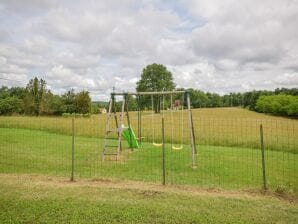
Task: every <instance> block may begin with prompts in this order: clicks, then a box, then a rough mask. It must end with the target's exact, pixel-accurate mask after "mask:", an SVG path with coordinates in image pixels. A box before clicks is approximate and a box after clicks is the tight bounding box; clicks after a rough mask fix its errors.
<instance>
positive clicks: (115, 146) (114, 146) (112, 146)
mask: <svg viewBox="0 0 298 224" xmlns="http://www.w3.org/2000/svg"><path fill="white" fill-rule="evenodd" d="M106 147H108V148H118V145H106V146H105V148H106Z"/></svg>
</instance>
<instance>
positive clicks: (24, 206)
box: [0, 174, 298, 224]
mask: <svg viewBox="0 0 298 224" xmlns="http://www.w3.org/2000/svg"><path fill="white" fill-rule="evenodd" d="M297 221H298V205H297V201H292V202H290V201H288V200H285V199H279V198H277V197H275V196H263V195H260V193H253V194H252V193H247V192H230V191H229V192H225V191H214V192H212V191H204V190H196V189H193V188H177V187H171V186H168V187H161V186H158V185H154V184H143V183H139V182H138V183H134V182H107V181H104V180H102V181H85V180H80V181H78V182H74V183H71V182H68V181H65V179H61V178H60V179H59V178H57V177H45V176H28V175H20V176H16V175H5V174H0V223H3V224H6V223H239V224H240V223H243V224H244V223H249V224H253V223H257V224H262V223H266V224H267V223H287V224H291V223H293V224H295V223H297Z"/></svg>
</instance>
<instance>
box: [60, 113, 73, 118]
mask: <svg viewBox="0 0 298 224" xmlns="http://www.w3.org/2000/svg"><path fill="white" fill-rule="evenodd" d="M71 116H72V114H70V113H63V114H62V117H71Z"/></svg>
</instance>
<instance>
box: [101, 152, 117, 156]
mask: <svg viewBox="0 0 298 224" xmlns="http://www.w3.org/2000/svg"><path fill="white" fill-rule="evenodd" d="M104 155H105V156H117V155H118V154H117V153H105V154H104Z"/></svg>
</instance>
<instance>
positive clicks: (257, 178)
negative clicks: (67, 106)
mask: <svg viewBox="0 0 298 224" xmlns="http://www.w3.org/2000/svg"><path fill="white" fill-rule="evenodd" d="M130 115H131V120H132V126H133V128H134V130H135V132H136V133H137V132H138V130H137V117H136V113H135V112H131V113H130ZM164 116H165V121H166V129H165V134H166V141H167V144H166V158H165V159H166V183H167V185H166V186H161V180H162V152H161V148H158V147H154V146H153V145H152V141H153V135H152V132H153V128H154V132H155V136H154V137H155V139H154V140H155V141H156V142H160V135H161V131H160V124H161V122H160V121H161V116H160V115H154V119H153V122H152V116H151V113H150V112H143V120H142V124H143V128H142V133H143V134H142V136H145V138H144V141H145V142H144V143H143V145H142V147H141V148H140V149H136V150H135V151H133V152H131V151H130V150H127V149H125V150H124V151H123V152H122V154H121V157H120V160H118V161H115V160H114V159H113V158H107V159H106V160H105V161H102V160H101V152H102V145H103V134H104V127H105V118H106V116H105V115H100V116H93V117H91V118H76V119H75V144H74V146H75V159H74V174H75V180H76V182H74V183H71V182H69V179H70V174H71V161H72V157H71V153H72V151H71V150H72V136H71V134H72V126H71V123H72V119H71V118H62V117H21V116H19V117H0V223H67V222H68V223H86V222H88V223H297V220H298V206H297V195H298V166H297V163H298V148H297V145H298V121H297V120H291V119H287V118H280V117H274V116H268V115H263V114H257V113H254V112H250V111H247V110H243V109H239V108H218V109H216V108H215V109H198V110H193V117H194V125H195V134H196V143H197V149H198V155H197V156H196V163H197V168H195V169H194V168H192V166H191V163H192V160H191V148H190V146H189V143H188V142H189V140H188V139H189V133H188V131H189V130H188V128H187V124H188V123H187V122H188V120H187V119H188V118H187V113H186V112H184V114H183V117H184V119H183V122H181V113H180V112H179V111H178V112H175V113H174V114H173V124H174V125H173V126H172V124H171V121H172V117H171V113H170V112H165V114H164ZM182 123H183V128H182ZM260 124H263V126H264V143H265V162H266V176H267V185H268V187H269V191H267V194H270V195H271V196H264V195H262V194H260V193H256V192H260V189H261V188H262V186H263V182H262V165H261V151H260V135H259V125H260ZM172 130H173V131H174V132H173V133H174V142H175V143H176V145H180V144H181V143H183V149H182V150H172V149H171V142H172ZM182 130H183V134H182ZM181 137H183V138H181ZM126 146H127V145H126V143H124V148H126ZM249 192H250V193H249ZM251 192H255V193H251ZM276 194H277V195H283V197H286V198H288V199H287V200H284V199H280V198H279V197H276V196H275V195H276Z"/></svg>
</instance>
